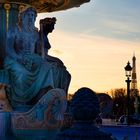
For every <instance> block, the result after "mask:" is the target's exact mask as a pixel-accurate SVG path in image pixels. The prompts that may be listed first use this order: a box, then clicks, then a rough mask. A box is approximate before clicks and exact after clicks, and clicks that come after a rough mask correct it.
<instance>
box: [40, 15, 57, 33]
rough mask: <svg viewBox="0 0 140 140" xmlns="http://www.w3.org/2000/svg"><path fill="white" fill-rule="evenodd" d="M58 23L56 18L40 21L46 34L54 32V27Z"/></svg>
mask: <svg viewBox="0 0 140 140" xmlns="http://www.w3.org/2000/svg"><path fill="white" fill-rule="evenodd" d="M55 23H56V18H55V17H52V18H44V19H41V20H40V26H42V27H43V30H44V32H46V33H51V32H52V31H53V30H54V25H55Z"/></svg>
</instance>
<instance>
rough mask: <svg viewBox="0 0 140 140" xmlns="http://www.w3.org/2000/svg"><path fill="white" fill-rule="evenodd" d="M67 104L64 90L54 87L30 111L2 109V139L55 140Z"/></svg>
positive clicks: (0, 134) (0, 137)
mask: <svg viewBox="0 0 140 140" xmlns="http://www.w3.org/2000/svg"><path fill="white" fill-rule="evenodd" d="M66 104H67V102H66V96H65V92H64V90H62V89H52V90H50V91H48V92H47V93H46V94H45V95H44V96H43V97H42V98H41V99H40V100H39V101H38V103H37V104H36V105H35V106H34V107H33V108H32V109H31V110H29V111H28V112H14V111H13V112H3V111H1V113H0V121H1V129H0V139H1V140H12V139H13V140H14V139H18V140H53V139H54V138H55V136H56V134H57V133H58V132H59V129H60V128H61V125H62V121H63V114H64V112H65V110H66ZM9 137H10V138H9ZM11 138H12V139H11Z"/></svg>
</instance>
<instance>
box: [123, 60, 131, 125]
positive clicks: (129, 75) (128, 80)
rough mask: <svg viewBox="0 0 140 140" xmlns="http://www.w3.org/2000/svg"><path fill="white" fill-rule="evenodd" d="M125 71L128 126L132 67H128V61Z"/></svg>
mask: <svg viewBox="0 0 140 140" xmlns="http://www.w3.org/2000/svg"><path fill="white" fill-rule="evenodd" d="M124 69H125V75H126V77H127V79H126V80H125V82H126V83H127V111H126V116H127V125H129V115H130V82H131V80H130V77H131V71H132V67H131V66H130V63H129V61H128V63H127V65H126V67H125V68H124Z"/></svg>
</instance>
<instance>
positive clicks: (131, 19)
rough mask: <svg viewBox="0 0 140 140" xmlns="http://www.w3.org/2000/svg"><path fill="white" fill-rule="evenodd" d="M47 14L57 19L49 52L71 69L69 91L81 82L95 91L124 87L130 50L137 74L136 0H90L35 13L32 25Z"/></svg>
mask: <svg viewBox="0 0 140 140" xmlns="http://www.w3.org/2000/svg"><path fill="white" fill-rule="evenodd" d="M50 16H51V17H52V16H55V17H56V18H57V23H56V26H55V30H54V32H53V33H52V34H50V35H49V39H50V42H51V44H52V48H51V50H50V51H49V52H50V54H51V55H54V56H57V57H59V58H61V59H62V60H63V61H64V63H65V65H66V67H67V68H68V70H69V72H70V73H71V75H72V81H71V84H70V88H69V92H70V93H73V92H74V91H75V90H77V88H80V87H82V86H88V87H90V88H92V89H93V90H95V91H97V92H108V91H109V90H110V89H113V88H121V87H125V86H126V84H125V82H124V81H125V75H124V66H125V65H126V63H127V61H128V60H129V61H130V62H131V59H132V56H133V53H134V52H135V54H136V58H137V60H136V63H137V77H138V78H139V77H140V74H139V73H140V67H139V66H140V0H91V2H89V3H86V4H84V5H81V7H79V8H72V9H68V10H65V11H59V12H53V13H43V14H39V15H38V19H37V22H36V25H37V26H38V24H37V23H38V20H39V19H40V18H45V17H50ZM138 84H139V81H138ZM138 87H139V85H138Z"/></svg>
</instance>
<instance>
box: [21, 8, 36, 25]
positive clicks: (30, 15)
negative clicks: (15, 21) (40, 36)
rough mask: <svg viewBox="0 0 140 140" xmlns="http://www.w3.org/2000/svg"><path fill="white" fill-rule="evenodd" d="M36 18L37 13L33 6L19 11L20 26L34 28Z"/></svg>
mask: <svg viewBox="0 0 140 140" xmlns="http://www.w3.org/2000/svg"><path fill="white" fill-rule="evenodd" d="M36 17H37V12H36V9H35V8H33V7H31V6H27V7H23V8H22V9H21V10H20V11H19V25H23V26H29V27H34V24H35V20H36Z"/></svg>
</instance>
